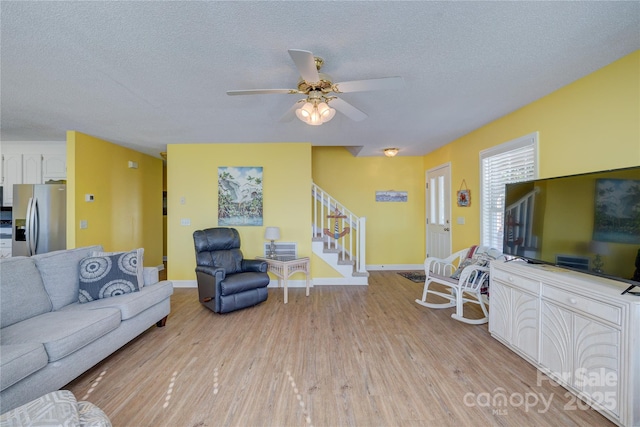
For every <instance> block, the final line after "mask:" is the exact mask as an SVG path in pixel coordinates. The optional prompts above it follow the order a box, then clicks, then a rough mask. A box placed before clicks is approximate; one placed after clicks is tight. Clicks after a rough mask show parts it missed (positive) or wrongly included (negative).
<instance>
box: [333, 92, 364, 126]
mask: <svg viewBox="0 0 640 427" xmlns="http://www.w3.org/2000/svg"><path fill="white" fill-rule="evenodd" d="M329 105H330V106H331V107H333V108H335V109H336V110H338V111H340V112H341V113H342V114H344V115H345V116H347V117H349V118H350V119H351V120H353V121H356V122H360V121H362V120H364V119H366V118H367V117H369V116H367V115H366V114H365V113H363V112H362V111H360V110H358V109H357V108H356V107H354V106H353V105H351V104H349V103H348V102H347V101H345V100H343V99H340V98H333V99H331V100H329Z"/></svg>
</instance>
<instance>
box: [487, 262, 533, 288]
mask: <svg viewBox="0 0 640 427" xmlns="http://www.w3.org/2000/svg"><path fill="white" fill-rule="evenodd" d="M491 279H493V280H499V281H501V282H504V283H507V284H509V285H511V286H514V287H516V288H520V289H523V290H525V291H529V292H532V293H534V294H539V293H540V282H539V281H537V280H532V279H528V278H526V277H524V276H520V275H518V274H512V273H509V272H506V271H502V270H498V269H496V268H494V269H493V270H492V272H491Z"/></svg>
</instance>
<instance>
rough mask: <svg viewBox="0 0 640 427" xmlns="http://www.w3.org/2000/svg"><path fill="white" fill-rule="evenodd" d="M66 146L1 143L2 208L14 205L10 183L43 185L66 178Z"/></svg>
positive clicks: (38, 143) (40, 143)
mask: <svg viewBox="0 0 640 427" xmlns="http://www.w3.org/2000/svg"><path fill="white" fill-rule="evenodd" d="M66 162H67V158H66V143H64V142H58V141H55V142H48V143H42V142H37V143H33V142H3V143H2V186H3V204H4V206H12V205H13V184H44V183H46V182H47V181H49V180H56V181H57V180H62V179H66V175H67V165H66Z"/></svg>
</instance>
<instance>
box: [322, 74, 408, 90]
mask: <svg viewBox="0 0 640 427" xmlns="http://www.w3.org/2000/svg"><path fill="white" fill-rule="evenodd" d="M334 86H335V87H336V88H337V89H338V92H342V93H347V92H364V91H368V90H388V89H402V88H404V79H403V78H402V77H383V78H381V79H370V80H353V81H350V82H342V83H336V84H335V85H334Z"/></svg>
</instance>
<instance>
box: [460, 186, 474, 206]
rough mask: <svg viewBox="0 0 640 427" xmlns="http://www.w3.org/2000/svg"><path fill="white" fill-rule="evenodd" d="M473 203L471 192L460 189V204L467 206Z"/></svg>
mask: <svg viewBox="0 0 640 427" xmlns="http://www.w3.org/2000/svg"><path fill="white" fill-rule="evenodd" d="M470 204H471V192H470V191H469V190H460V191H458V206H461V207H467V206H469V205H470Z"/></svg>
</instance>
